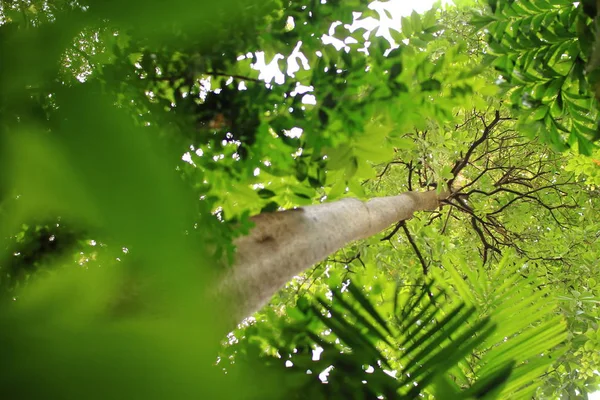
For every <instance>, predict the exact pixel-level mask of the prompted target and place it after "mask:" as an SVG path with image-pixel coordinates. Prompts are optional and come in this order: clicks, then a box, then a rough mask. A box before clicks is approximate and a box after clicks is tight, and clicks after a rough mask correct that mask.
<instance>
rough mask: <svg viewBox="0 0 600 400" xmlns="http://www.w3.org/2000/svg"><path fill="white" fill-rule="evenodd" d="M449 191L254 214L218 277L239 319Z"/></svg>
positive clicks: (431, 207)
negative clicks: (337, 253) (330, 257)
mask: <svg viewBox="0 0 600 400" xmlns="http://www.w3.org/2000/svg"><path fill="white" fill-rule="evenodd" d="M448 194H449V193H447V192H442V193H438V192H436V191H428V192H406V193H403V194H400V195H398V196H391V197H377V198H373V199H371V200H369V201H367V202H362V201H360V200H357V199H353V198H346V199H343V200H339V201H335V202H331V203H323V204H318V205H314V206H308V207H303V208H298V209H294V210H287V211H280V212H275V213H265V214H260V215H257V216H255V217H252V218H251V221H252V222H254V224H255V226H254V228H252V229H251V231H250V233H249V234H248V235H247V236H242V237H240V238H238V239H236V240H235V241H234V244H235V245H236V247H237V254H236V261H235V263H234V265H233V266H232V267H231V268H230V269H229V270H228V271H227V272H226V273H225V275H224V276H223V277H222V279H221V280H220V282H219V283H218V292H219V297H221V296H227V297H229V298H231V299H232V301H233V302H234V304H235V306H233V307H231V309H234V310H235V313H234V314H235V315H232V317H234V318H236V320H237V321H239V320H241V319H242V318H244V317H247V316H248V315H250V314H251V313H253V312H254V311H257V310H258V309H259V308H260V307H262V306H263V305H264V304H265V303H267V302H268V301H269V300H270V298H271V297H272V296H273V294H275V293H276V292H277V291H278V290H279V289H281V288H282V287H283V286H284V285H285V284H286V282H288V281H289V280H291V279H292V278H293V277H294V276H296V275H298V274H300V273H302V272H303V271H305V270H306V269H308V268H310V267H311V266H312V265H314V264H316V263H318V262H319V261H322V260H324V259H325V258H326V257H327V256H328V255H330V254H331V253H333V252H335V251H337V250H339V249H340V248H342V247H344V246H345V245H346V244H348V243H350V242H352V241H355V240H359V239H364V238H367V237H370V236H372V235H374V234H376V233H379V232H381V231H382V230H384V229H385V228H387V227H389V226H390V225H392V224H394V223H396V222H398V221H402V220H406V219H409V218H411V217H412V216H413V214H414V213H415V212H417V211H433V210H435V209H436V208H437V207H438V206H439V204H440V200H443V199H445V198H447V197H448Z"/></svg>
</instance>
